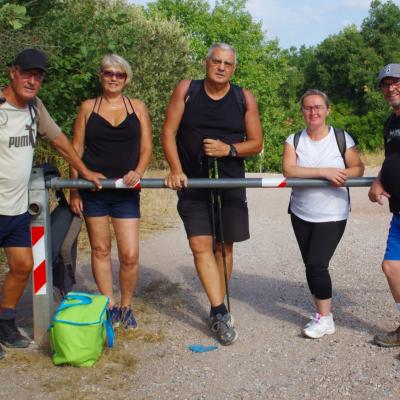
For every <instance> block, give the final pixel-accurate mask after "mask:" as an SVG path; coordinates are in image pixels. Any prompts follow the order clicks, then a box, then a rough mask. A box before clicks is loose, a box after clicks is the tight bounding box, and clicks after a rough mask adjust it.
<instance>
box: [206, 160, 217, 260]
mask: <svg viewBox="0 0 400 400" xmlns="http://www.w3.org/2000/svg"><path fill="white" fill-rule="evenodd" d="M207 161H208V178H209V179H213V178H214V173H213V168H214V161H213V158H212V157H208V160H207ZM210 201H211V229H212V237H213V252H214V254H215V252H216V251H217V232H216V228H215V193H214V190H213V189H211V190H210Z"/></svg>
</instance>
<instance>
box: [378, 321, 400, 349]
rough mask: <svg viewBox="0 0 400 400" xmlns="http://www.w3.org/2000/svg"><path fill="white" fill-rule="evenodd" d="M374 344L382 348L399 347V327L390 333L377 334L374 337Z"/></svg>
mask: <svg viewBox="0 0 400 400" xmlns="http://www.w3.org/2000/svg"><path fill="white" fill-rule="evenodd" d="M374 342H375V344H377V345H378V346H382V347H397V346H400V326H399V327H398V328H397V329H396V330H394V331H392V332H387V333H379V334H378V335H375V337H374Z"/></svg>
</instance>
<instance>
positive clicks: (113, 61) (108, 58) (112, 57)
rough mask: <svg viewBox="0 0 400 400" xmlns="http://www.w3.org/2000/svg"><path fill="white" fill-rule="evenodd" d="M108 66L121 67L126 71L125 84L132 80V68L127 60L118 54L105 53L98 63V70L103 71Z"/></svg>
mask: <svg viewBox="0 0 400 400" xmlns="http://www.w3.org/2000/svg"><path fill="white" fill-rule="evenodd" d="M109 67H115V68H119V69H121V70H122V71H123V72H125V73H126V80H125V85H128V84H129V82H130V81H131V80H132V68H131V66H130V65H129V63H128V61H126V60H125V59H124V58H122V57H121V56H119V55H118V54H106V55H105V56H104V57H103V58H102V60H101V63H100V71H104V70H106V69H107V68H109Z"/></svg>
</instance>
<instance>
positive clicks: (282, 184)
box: [278, 180, 286, 188]
mask: <svg viewBox="0 0 400 400" xmlns="http://www.w3.org/2000/svg"><path fill="white" fill-rule="evenodd" d="M278 187H280V188H284V187H286V180H284V181H282V182H281V183H280V184H279V185H278Z"/></svg>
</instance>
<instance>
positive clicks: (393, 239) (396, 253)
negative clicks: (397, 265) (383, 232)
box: [383, 214, 400, 260]
mask: <svg viewBox="0 0 400 400" xmlns="http://www.w3.org/2000/svg"><path fill="white" fill-rule="evenodd" d="M383 259H384V260H400V215H399V214H393V217H392V221H391V222H390V228H389V233H388V238H387V242H386V252H385V257H383Z"/></svg>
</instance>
